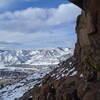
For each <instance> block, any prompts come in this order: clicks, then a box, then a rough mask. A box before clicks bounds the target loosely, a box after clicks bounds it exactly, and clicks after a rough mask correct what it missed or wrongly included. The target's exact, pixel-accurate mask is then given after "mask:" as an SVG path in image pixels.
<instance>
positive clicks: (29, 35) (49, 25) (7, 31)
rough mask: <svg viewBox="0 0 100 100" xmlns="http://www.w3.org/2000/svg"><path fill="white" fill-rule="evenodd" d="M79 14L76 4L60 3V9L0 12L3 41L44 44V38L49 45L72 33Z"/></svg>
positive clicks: (26, 44) (30, 44)
mask: <svg viewBox="0 0 100 100" xmlns="http://www.w3.org/2000/svg"><path fill="white" fill-rule="evenodd" d="M79 13H80V9H79V8H78V7H76V6H75V5H73V4H61V5H59V7H58V8H27V9H24V10H19V11H15V12H6V13H3V14H0V36H2V37H0V41H4V40H7V41H10V42H11V43H15V44H14V45H17V44H16V43H19V45H20V44H23V47H25V46H26V47H28V46H30V47H31V46H33V47H34V45H35V44H36V45H37V43H40V45H41V43H44V39H45V41H48V44H49V43H57V42H55V41H59V42H60V41H62V40H63V41H65V39H66V38H67V36H69V33H72V32H73V31H71V29H72V27H73V22H74V21H75V19H76V17H77V15H78V14H79ZM70 27H71V28H70ZM65 34H67V35H65ZM65 36H66V37H65ZM55 39H56V40H55ZM61 39H62V40H61ZM41 41H42V42H41ZM8 44H9V43H8ZM59 44H60V43H59ZM0 45H1V44H0ZM43 45H44V44H43ZM61 45H62V44H61ZM17 46H18V45H17ZM21 46H22V45H21Z"/></svg>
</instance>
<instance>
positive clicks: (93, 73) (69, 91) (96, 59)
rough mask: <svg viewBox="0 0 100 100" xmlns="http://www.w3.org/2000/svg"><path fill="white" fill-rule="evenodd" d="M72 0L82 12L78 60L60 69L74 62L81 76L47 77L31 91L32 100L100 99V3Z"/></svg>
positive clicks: (79, 27) (68, 62) (63, 65)
mask: <svg viewBox="0 0 100 100" xmlns="http://www.w3.org/2000/svg"><path fill="white" fill-rule="evenodd" d="M69 1H71V2H72V3H74V4H75V5H77V6H79V7H80V8H81V9H82V11H81V15H79V16H78V18H77V26H76V33H77V43H76V45H75V52H74V57H73V58H71V59H70V60H67V61H65V62H63V63H61V64H60V67H59V68H64V70H66V69H67V68H68V67H69V66H70V62H71V63H72V64H73V66H74V67H75V69H76V70H77V74H76V75H74V76H70V75H67V76H65V77H62V78H60V79H57V80H56V79H55V78H54V79H52V77H51V76H48V77H46V78H44V80H45V82H44V84H42V85H41V86H40V87H38V88H36V89H33V92H31V96H32V98H31V100H100V0H69ZM59 68H58V69H56V70H59ZM60 70H61V69H60ZM52 73H55V74H56V73H58V74H60V73H61V72H60V73H59V72H57V71H54V72H52ZM66 73H67V72H66ZM67 74H68V73H67ZM50 75H52V74H50ZM23 100H28V99H25V98H24V99H23ZM29 100H30V99H29Z"/></svg>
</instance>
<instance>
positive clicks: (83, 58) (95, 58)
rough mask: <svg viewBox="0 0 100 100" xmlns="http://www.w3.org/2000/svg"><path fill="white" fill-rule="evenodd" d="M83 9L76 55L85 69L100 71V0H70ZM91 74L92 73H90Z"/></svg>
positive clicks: (80, 17) (77, 29)
mask: <svg viewBox="0 0 100 100" xmlns="http://www.w3.org/2000/svg"><path fill="white" fill-rule="evenodd" d="M69 1H71V2H72V3H74V4H75V5H77V6H79V7H80V8H81V9H82V11H81V15H79V16H78V18H77V26H76V33H77V43H76V48H75V53H74V55H75V57H76V59H77V61H78V63H80V66H79V67H81V69H82V71H83V69H85V70H88V71H90V72H91V70H92V72H93V70H95V71H96V72H99V71H100V0H69ZM90 74H91V73H90Z"/></svg>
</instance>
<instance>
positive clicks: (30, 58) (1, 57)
mask: <svg viewBox="0 0 100 100" xmlns="http://www.w3.org/2000/svg"><path fill="white" fill-rule="evenodd" d="M72 53H73V50H72V49H69V48H60V47H58V48H51V49H42V50H0V64H1V65H2V64H3V65H5V66H9V65H18V64H27V65H53V64H58V63H59V62H60V61H62V60H64V59H66V58H69V57H70V56H71V55H72Z"/></svg>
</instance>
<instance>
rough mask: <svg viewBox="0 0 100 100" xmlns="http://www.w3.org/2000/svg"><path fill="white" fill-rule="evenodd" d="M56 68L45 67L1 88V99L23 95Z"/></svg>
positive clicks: (12, 99)
mask: <svg viewBox="0 0 100 100" xmlns="http://www.w3.org/2000/svg"><path fill="white" fill-rule="evenodd" d="M53 69H54V68H45V69H42V70H41V71H38V72H36V73H34V74H32V75H29V76H28V77H27V78H25V79H23V80H21V81H19V82H17V83H15V84H12V85H8V86H6V87H4V88H2V89H0V100H15V99H16V98H20V97H22V96H23V94H24V93H25V92H27V91H28V90H30V89H31V88H33V87H34V85H36V84H38V83H41V79H42V78H43V77H44V76H45V75H46V74H48V73H50V72H51V71H52V70H53Z"/></svg>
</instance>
